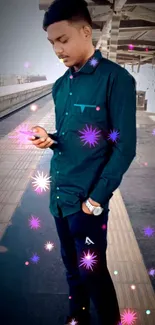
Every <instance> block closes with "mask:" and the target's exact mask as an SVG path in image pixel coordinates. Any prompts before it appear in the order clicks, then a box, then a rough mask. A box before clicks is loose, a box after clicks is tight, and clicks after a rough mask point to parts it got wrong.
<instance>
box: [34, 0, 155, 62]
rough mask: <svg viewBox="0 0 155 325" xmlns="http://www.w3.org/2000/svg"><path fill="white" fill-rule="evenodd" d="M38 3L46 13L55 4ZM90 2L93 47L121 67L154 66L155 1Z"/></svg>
mask: <svg viewBox="0 0 155 325" xmlns="http://www.w3.org/2000/svg"><path fill="white" fill-rule="evenodd" d="M39 1H40V3H39V8H40V10H47V8H48V7H49V5H50V4H51V3H52V1H51V0H39ZM64 1H65V0H64ZM77 1H78V0H77ZM87 2H88V9H89V11H90V14H91V17H92V20H93V44H94V46H95V47H96V48H99V49H100V50H101V52H102V54H103V55H104V56H106V57H107V58H109V59H111V60H113V61H116V62H117V63H119V64H132V65H135V64H138V65H139V66H140V65H142V64H146V63H152V64H153V65H154V64H155V0H147V1H146V0H87Z"/></svg>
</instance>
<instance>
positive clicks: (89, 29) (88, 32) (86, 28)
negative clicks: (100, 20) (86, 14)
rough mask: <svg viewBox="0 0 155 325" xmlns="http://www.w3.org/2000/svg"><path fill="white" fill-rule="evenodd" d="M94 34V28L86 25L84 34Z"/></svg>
mask: <svg viewBox="0 0 155 325" xmlns="http://www.w3.org/2000/svg"><path fill="white" fill-rule="evenodd" d="M91 34H92V30H91V28H90V27H89V26H84V35H85V37H86V38H88V37H90V36H91Z"/></svg>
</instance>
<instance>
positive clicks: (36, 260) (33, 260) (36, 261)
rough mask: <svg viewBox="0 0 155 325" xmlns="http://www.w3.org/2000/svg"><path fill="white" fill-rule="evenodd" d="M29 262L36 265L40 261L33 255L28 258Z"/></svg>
mask: <svg viewBox="0 0 155 325" xmlns="http://www.w3.org/2000/svg"><path fill="white" fill-rule="evenodd" d="M30 260H31V262H32V263H34V264H37V263H38V262H39V260H40V257H39V256H38V255H37V254H36V253H35V254H33V256H32V257H31V258H30Z"/></svg>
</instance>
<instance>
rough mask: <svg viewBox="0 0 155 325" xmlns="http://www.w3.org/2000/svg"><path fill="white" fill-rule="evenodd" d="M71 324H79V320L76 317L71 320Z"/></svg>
mask: <svg viewBox="0 0 155 325" xmlns="http://www.w3.org/2000/svg"><path fill="white" fill-rule="evenodd" d="M69 325H78V322H77V321H76V320H75V318H74V319H72V320H71V322H70V323H69Z"/></svg>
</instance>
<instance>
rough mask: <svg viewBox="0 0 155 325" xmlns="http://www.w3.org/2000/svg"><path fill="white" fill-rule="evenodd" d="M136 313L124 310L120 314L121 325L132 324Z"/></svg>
mask: <svg viewBox="0 0 155 325" xmlns="http://www.w3.org/2000/svg"><path fill="white" fill-rule="evenodd" d="M136 315H137V314H136V313H134V312H133V311H131V310H130V309H128V310H125V311H124V313H123V314H122V315H121V321H122V325H134V323H135V320H136V319H137V317H136Z"/></svg>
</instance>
